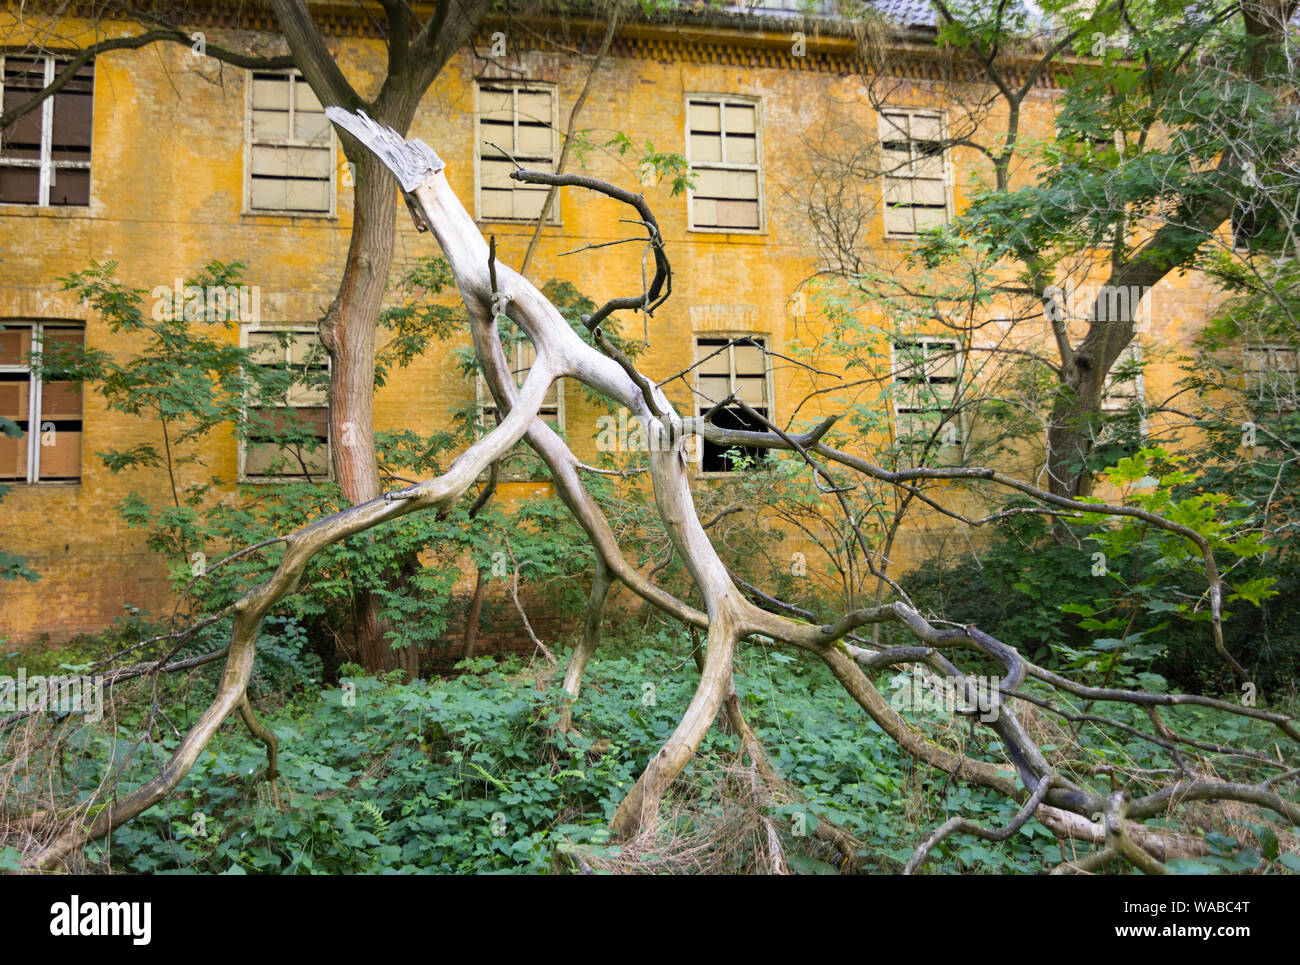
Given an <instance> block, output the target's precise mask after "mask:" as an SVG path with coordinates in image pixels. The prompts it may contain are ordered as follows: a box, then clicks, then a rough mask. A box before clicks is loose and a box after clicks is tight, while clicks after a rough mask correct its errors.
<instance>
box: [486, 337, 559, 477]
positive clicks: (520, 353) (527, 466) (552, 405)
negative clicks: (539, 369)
mask: <svg viewBox="0 0 1300 965" xmlns="http://www.w3.org/2000/svg"><path fill="white" fill-rule="evenodd" d="M501 348H502V349H503V350H504V352H505V355H506V361H507V362H508V363H509V364H510V369H511V372H512V374H513V375H514V378H515V387H516V388H522V387H523V384H524V380H525V379H527V378H528V372H529V370H531V369H532V367H533V362H535V361H536V360H537V350H536V349H535V348H533V343H532V342H530V341H528V339H526V338H525V339H522V340H520V341H517V342H514V343H513V344H511V343H509V342H507V341H505V340H503V341H502V343H501ZM476 392H477V394H478V404H479V412H480V425H481V426H482V427H483V429H484V431H487V430H490V429H492V428H494V427H495V426H496V425H497V404H496V401H495V400H494V399H493V398H492V391H491V390H490V389H489V388H488V385H487V381H486V380H485V379H484V378H483V376H482V375H479V376H478V377H477V379H476ZM537 414H538V415H539V416H540V417H541V418H542V420H543V421H544V422H546V423H547V424H548V425H549V426H550V427H551V428H552V429H555V430H556V431H557V432H563V431H564V380H563V379H556V380H555V381H553V382H552V383H551V387H550V388H549V389H547V390H546V396H545V397H544V398H543V399H542V404H541V405H540V406H539V407H538V409H537ZM538 470H539V463H538V460H537V458H536V457H535V456H534V455H533V453H532V450H530V449H528V448H527V447H526V446H524V445H517V446H515V447H514V449H512V450H511V451H510V452H509V453H508V454H507V455H506V457H505V458H504V459H502V461H501V475H502V478H504V479H508V480H516V481H517V480H528V479H534V478H540V477H539V476H538Z"/></svg>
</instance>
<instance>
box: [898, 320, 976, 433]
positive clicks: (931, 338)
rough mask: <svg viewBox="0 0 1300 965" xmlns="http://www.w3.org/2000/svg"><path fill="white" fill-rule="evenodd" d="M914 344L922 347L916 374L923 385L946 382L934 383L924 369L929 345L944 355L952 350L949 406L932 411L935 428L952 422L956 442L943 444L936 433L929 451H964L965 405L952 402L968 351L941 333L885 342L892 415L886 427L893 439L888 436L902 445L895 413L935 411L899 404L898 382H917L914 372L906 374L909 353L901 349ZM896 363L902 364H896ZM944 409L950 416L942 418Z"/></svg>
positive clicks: (908, 367)
mask: <svg viewBox="0 0 1300 965" xmlns="http://www.w3.org/2000/svg"><path fill="white" fill-rule="evenodd" d="M918 344H919V345H922V346H924V347H925V348H924V357H923V359H922V363H921V370H920V373H919V377H920V378H921V379H923V380H924V381H923V382H921V383H920V384H923V385H925V386H930V385H936V384H946V383H938V382H936V381H935V378H936V377H935V376H933V375H932V374H930V373H929V372H928V371H927V370H926V369H927V366H928V364H929V359H930V346H932V345H943V346H945V349H944V352H945V354H947V353H952V354H953V355H954V361H955V362H956V363H957V371H956V373H955V374H954V375H953V376H952V381H951V384H952V386H953V393H952V398H951V399H949V402H950V403H952V407H951V408H950V409H948V410H944V409H939V410H938V411H937V412H936V414H937V415H938V416H939V417H940V418H939V423H938V427H937V428H940V429H942V427H943V426H944V425H945V424H946V423H949V422H952V423H953V424H955V425H956V427H957V441H956V442H955V443H951V444H948V443H944V442H943V441H942V435H939V436H938V437H937V438H938V440H939V441H938V442H937V445H936V447H935V448H933V449H932V451H933V452H942V451H943V450H945V449H956V450H959V451H961V450H964V448H965V446H966V443H967V441H968V439H967V436H968V430H969V425H968V424H967V418H966V409H965V407H964V406H958V405H956V402H957V392H958V390H959V389H960V387H961V386H962V384H963V379H964V377H965V374H966V362H967V355H968V354H969V353H968V351H967V350H966V348H964V347H963V346H962V343H961V340H960V339H957V338H953V337H951V336H945V335H900V336H896V337H893V338H891V339H890V341H889V391H890V410H891V413H892V416H893V418H892V420H891V425H890V427H891V431H892V434H893V439H892V441H893V444H894V445H896V446H901V445H902V443H901V442H900V441H899V440H900V438H902V436H901V433H900V431H899V424H900V423H899V416H924V415H926V414H927V413H929V412H935V410H928V409H922V408H917V407H914V406H903V405H900V404H899V392H898V388H897V387H898V386H899V385H909V384H917V383H916V382H915V381H914V380H915V379H916V378H917V375H916V374H913V375H907V374H906V373H907V372H908V371H910V361H911V356H908V355H904V350H905V349H904V347H905V346H908V345H918ZM900 362H902V363H904V364H901V365H900ZM900 376H903V377H904V378H906V379H907V381H900ZM945 411H947V412H951V413H952V415H950V416H949V417H948V418H944V413H945Z"/></svg>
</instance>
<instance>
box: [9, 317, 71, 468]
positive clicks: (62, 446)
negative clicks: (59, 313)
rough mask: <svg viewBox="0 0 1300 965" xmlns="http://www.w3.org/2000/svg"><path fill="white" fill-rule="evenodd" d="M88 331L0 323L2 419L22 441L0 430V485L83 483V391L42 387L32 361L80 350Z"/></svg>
mask: <svg viewBox="0 0 1300 965" xmlns="http://www.w3.org/2000/svg"><path fill="white" fill-rule="evenodd" d="M85 339H86V332H85V329H83V328H82V327H81V326H80V325H73V324H70V323H67V322H27V321H21V322H20V321H4V322H0V419H7V420H9V421H10V422H13V423H15V424H16V425H17V426H18V428H19V429H20V430H21V431H22V436H21V437H19V438H14V437H13V436H10V435H7V434H5V433H4V432H3V431H0V481H3V482H28V483H37V482H75V481H77V480H79V479H80V478H81V434H82V421H81V386H80V385H78V384H77V383H75V382H43V381H42V380H41V378H40V375H39V373H33V371H32V366H31V356H32V355H33V354H35V355H39V354H40V353H41V351H42V350H46V351H48V352H50V353H51V354H54V353H56V352H57V351H58V350H59V348H60V347H63V348H66V349H78V348H81V347H82V346H83V345H84V344H85Z"/></svg>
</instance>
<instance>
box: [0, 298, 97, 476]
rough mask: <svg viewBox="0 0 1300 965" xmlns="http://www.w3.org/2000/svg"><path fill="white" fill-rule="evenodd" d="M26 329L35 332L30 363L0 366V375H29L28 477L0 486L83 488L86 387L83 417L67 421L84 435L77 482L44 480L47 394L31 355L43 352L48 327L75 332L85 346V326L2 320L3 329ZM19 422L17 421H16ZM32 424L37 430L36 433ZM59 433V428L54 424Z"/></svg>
mask: <svg viewBox="0 0 1300 965" xmlns="http://www.w3.org/2000/svg"><path fill="white" fill-rule="evenodd" d="M11 326H12V327H18V326H25V327H30V328H31V330H32V342H31V347H30V348H29V349H28V356H29V357H28V360H27V362H26V363H25V364H18V365H6V364H3V363H0V372H6V373H15V372H22V373H26V374H27V432H26V440H25V441H26V443H27V478H26V479H25V480H24V479H3V480H0V486H37V485H41V486H80V485H81V482H82V480H83V479H84V478H85V465H86V459H85V455H86V392H85V386H84V385H82V386H81V387H80V390H79V391H80V393H81V418H80V419H73V420H66V421H70V422H79V423H80V424H81V428H80V430H71V431H77V432H79V433H80V435H81V443H80V452H79V453H78V455H77V476H76V478H75V479H72V478H68V477H62V478H59V479H41V478H40V477H41V460H40V455H41V448H42V447H41V435H42V434H43V426H44V424H45V423H46V422H47V421H49V420H47V419H46V418H45V415H44V414H43V413H42V412H41V409H42V403H43V400H44V394H45V380H44V379H43V378H40V377H39V376H38V375H37V373H36V372H34V371H33V370H32V364H31V358H30V356H32V355H35V354H36V353H38V352H39V351H40V346H41V344H42V342H43V341H44V339H43V337H42V336H43V335H44V333H45V331H46V329H47V328H52V329H55V330H62V331H76V332H80V333H81V344H82V347H83V348H84V347H85V344H86V324H85V322H81V321H78V320H76V319H58V318H56V319H40V318H5V319H0V328H10V327H11ZM14 421H17V420H14ZM33 425H34V426H35V431H33ZM54 430H55V432H56V433H57V432H58V431H59V426H58V425H57V424H55V425H54Z"/></svg>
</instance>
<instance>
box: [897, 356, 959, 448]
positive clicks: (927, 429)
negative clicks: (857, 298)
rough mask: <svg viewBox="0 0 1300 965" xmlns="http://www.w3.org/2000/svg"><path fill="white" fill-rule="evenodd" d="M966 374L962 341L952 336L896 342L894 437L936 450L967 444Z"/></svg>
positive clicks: (907, 444) (909, 445) (910, 445)
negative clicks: (962, 406) (961, 399)
mask: <svg viewBox="0 0 1300 965" xmlns="http://www.w3.org/2000/svg"><path fill="white" fill-rule="evenodd" d="M961 376H962V354H961V346H960V345H959V344H958V343H957V342H955V341H953V340H952V339H938V338H915V339H908V340H906V341H899V342H895V343H894V346H893V378H894V384H893V389H892V392H893V397H894V438H895V441H896V442H897V443H898V444H899V445H900V446H902V447H904V448H906V449H921V450H924V449H930V450H933V449H936V448H943V447H950V446H957V445H960V444H961V418H960V413H959V411H958V408H957V400H958V394H959V389H960V387H961Z"/></svg>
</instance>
